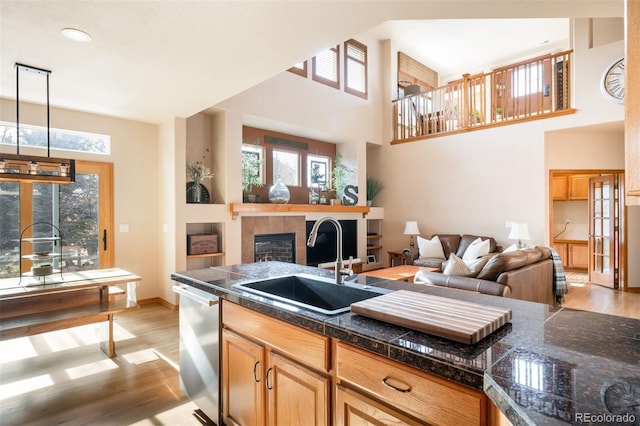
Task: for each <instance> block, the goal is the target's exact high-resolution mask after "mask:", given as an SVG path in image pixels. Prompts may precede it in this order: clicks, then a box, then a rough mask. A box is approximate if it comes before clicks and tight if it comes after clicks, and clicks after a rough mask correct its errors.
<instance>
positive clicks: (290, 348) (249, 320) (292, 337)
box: [222, 300, 330, 372]
mask: <svg viewBox="0 0 640 426" xmlns="http://www.w3.org/2000/svg"><path fill="white" fill-rule="evenodd" d="M222 324H223V326H224V327H226V328H228V329H231V330H235V331H236V332H238V333H240V334H243V335H245V336H247V337H249V338H251V339H253V340H256V341H258V342H261V343H263V344H265V345H266V346H269V347H271V348H274V349H276V351H278V352H280V353H281V354H283V355H287V356H288V357H289V358H292V359H295V360H298V361H300V362H301V363H302V364H305V365H307V366H309V367H312V368H315V369H316V370H319V371H325V372H328V371H329V345H330V340H329V338H328V337H326V336H321V335H319V334H316V333H313V332H311V331H308V330H305V329H303V328H300V327H296V326H295V325H291V324H289V323H286V322H284V321H280V320H278V319H275V318H271V317H269V316H267V315H263V314H260V313H257V312H255V311H252V310H250V309H247V308H243V307H242V306H239V305H236V304H235V303H231V302H227V301H226V300H225V301H223V303H222ZM255 336H260V338H256V337H255Z"/></svg>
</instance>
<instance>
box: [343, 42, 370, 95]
mask: <svg viewBox="0 0 640 426" xmlns="http://www.w3.org/2000/svg"><path fill="white" fill-rule="evenodd" d="M344 75H345V78H344V79H345V87H344V91H345V92H347V93H351V94H352V95H356V96H360V97H361V98H364V99H367V46H365V45H364V44H362V43H359V42H357V41H355V40H349V41H347V42H345V43H344Z"/></svg>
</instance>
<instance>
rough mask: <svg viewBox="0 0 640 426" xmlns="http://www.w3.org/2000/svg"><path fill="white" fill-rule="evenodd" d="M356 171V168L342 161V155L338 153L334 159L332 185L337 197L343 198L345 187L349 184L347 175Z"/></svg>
mask: <svg viewBox="0 0 640 426" xmlns="http://www.w3.org/2000/svg"><path fill="white" fill-rule="evenodd" d="M353 172H354V169H352V168H350V167H347V166H346V165H345V164H344V163H343V162H342V155H341V154H339V153H338V154H336V157H335V159H334V160H333V170H332V171H331V185H332V186H333V189H335V190H336V198H337V199H338V200H342V196H343V195H344V187H345V186H347V177H348V176H349V175H350V174H351V173H353Z"/></svg>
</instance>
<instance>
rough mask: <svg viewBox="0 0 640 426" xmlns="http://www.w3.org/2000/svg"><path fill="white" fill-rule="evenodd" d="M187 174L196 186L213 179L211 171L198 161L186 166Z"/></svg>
mask: <svg viewBox="0 0 640 426" xmlns="http://www.w3.org/2000/svg"><path fill="white" fill-rule="evenodd" d="M187 174H188V175H189V177H190V178H191V180H193V183H195V184H196V185H200V184H201V182H202V180H203V179H211V178H213V173H212V172H211V170H210V169H209V168H208V167H205V166H204V164H202V163H201V162H200V161H192V162H191V163H189V164H187Z"/></svg>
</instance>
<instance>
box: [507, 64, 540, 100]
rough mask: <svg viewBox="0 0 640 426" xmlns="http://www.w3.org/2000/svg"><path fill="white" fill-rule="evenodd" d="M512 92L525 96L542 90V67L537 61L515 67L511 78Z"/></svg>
mask: <svg viewBox="0 0 640 426" xmlns="http://www.w3.org/2000/svg"><path fill="white" fill-rule="evenodd" d="M513 84H514V86H515V87H514V88H513V92H514V93H515V94H516V96H526V95H531V94H533V93H538V92H541V91H542V69H541V65H540V64H539V63H533V64H527V65H522V66H520V67H518V68H516V70H515V73H514V78H513Z"/></svg>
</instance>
